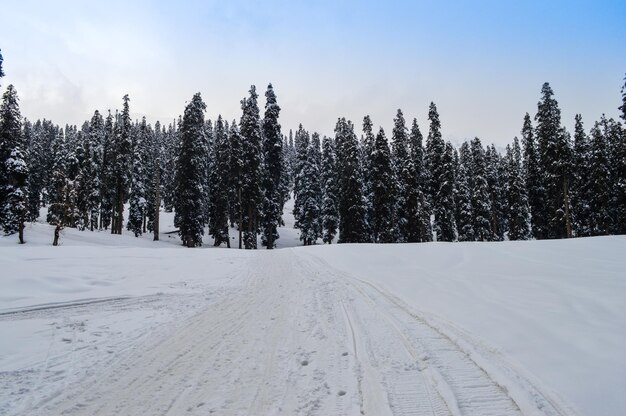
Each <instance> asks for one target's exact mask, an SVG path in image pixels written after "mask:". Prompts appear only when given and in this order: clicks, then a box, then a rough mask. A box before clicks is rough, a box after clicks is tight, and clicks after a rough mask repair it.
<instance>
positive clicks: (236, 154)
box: [225, 120, 243, 249]
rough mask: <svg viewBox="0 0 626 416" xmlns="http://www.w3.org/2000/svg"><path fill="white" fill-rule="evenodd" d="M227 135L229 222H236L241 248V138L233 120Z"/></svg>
mask: <svg viewBox="0 0 626 416" xmlns="http://www.w3.org/2000/svg"><path fill="white" fill-rule="evenodd" d="M225 129H226V130H229V135H228V142H229V145H230V155H229V160H230V163H229V164H230V171H231V173H230V187H229V189H230V193H229V203H228V205H229V217H230V222H231V224H237V230H238V231H239V248H240V249H241V248H242V243H243V238H242V233H243V226H242V211H241V189H242V184H243V155H242V147H243V143H242V142H243V138H242V137H241V134H240V133H239V127H238V126H237V123H236V122H235V120H233V122H232V123H231V125H230V129H227V128H226V126H225Z"/></svg>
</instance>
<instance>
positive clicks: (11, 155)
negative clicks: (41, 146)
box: [0, 85, 28, 244]
mask: <svg viewBox="0 0 626 416" xmlns="http://www.w3.org/2000/svg"><path fill="white" fill-rule="evenodd" d="M26 159H27V156H26V143H25V142H24V137H23V135H22V116H21V114H20V109H19V104H18V98H17V91H16V90H15V88H14V87H13V85H9V86H8V87H7V90H6V91H5V93H4V94H3V96H2V105H1V106H0V201H1V202H2V203H1V204H0V223H1V224H2V228H3V231H4V232H5V233H6V234H14V233H16V232H17V233H18V234H19V242H20V244H24V222H25V221H26V220H27V217H28V166H27V165H26Z"/></svg>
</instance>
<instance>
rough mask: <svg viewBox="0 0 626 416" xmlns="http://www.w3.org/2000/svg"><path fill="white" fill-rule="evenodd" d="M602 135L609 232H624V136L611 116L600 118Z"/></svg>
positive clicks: (625, 138)
mask: <svg viewBox="0 0 626 416" xmlns="http://www.w3.org/2000/svg"><path fill="white" fill-rule="evenodd" d="M600 122H601V125H602V135H603V136H604V139H605V141H606V146H607V159H608V166H609V170H608V180H609V183H610V184H611V193H610V195H609V205H608V215H609V225H608V232H609V234H624V233H626V225H625V224H624V220H626V207H625V206H624V202H625V201H624V192H626V189H625V188H626V177H625V176H624V175H625V174H626V166H625V165H626V159H625V157H626V150H625V148H626V136H625V133H624V130H623V129H622V126H621V125H620V123H618V122H617V121H615V120H614V119H613V118H609V119H607V118H606V117H605V116H603V117H602V119H601V121H600Z"/></svg>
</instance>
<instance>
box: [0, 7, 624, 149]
mask: <svg viewBox="0 0 626 416" xmlns="http://www.w3.org/2000/svg"><path fill="white" fill-rule="evenodd" d="M91 3H93V2H80V1H56V2H40V1H28V0H27V1H24V0H21V1H12V0H5V1H2V3H0V48H1V49H2V53H3V56H4V59H5V62H4V66H5V72H6V74H7V76H6V77H5V78H4V79H3V80H2V81H1V82H2V87H1V88H2V89H4V88H5V87H6V86H7V85H8V84H9V83H13V84H14V85H15V86H16V88H17V90H18V93H19V95H20V98H21V107H22V113H23V115H25V116H27V117H29V118H31V119H36V118H39V117H47V118H51V119H52V120H53V121H55V122H57V123H59V124H65V123H66V122H70V123H80V122H82V121H83V120H85V119H87V118H89V117H90V116H91V114H92V113H93V111H94V110H95V109H99V110H101V111H106V110H107V109H115V108H119V107H121V98H122V96H123V95H124V94H126V93H128V94H129V95H130V98H131V111H132V112H133V115H134V117H137V118H138V117H141V116H143V115H146V116H147V117H148V119H149V121H151V122H154V121H156V120H157V119H159V120H161V121H162V122H163V121H169V120H171V119H173V118H175V117H176V116H177V115H178V114H181V113H182V111H183V109H184V106H185V102H186V101H187V100H189V99H190V98H191V97H192V95H193V94H194V93H195V92H197V91H200V92H201V93H202V96H203V98H204V100H205V102H206V103H207V117H209V118H216V117H217V114H218V113H221V114H222V115H223V116H224V117H226V118H227V119H233V118H237V119H238V118H239V116H240V109H239V101H240V100H241V98H242V97H243V96H245V95H246V94H247V91H248V89H249V87H250V85H251V84H255V85H256V86H257V89H258V90H259V93H260V95H261V97H262V96H263V93H264V91H265V88H266V86H267V84H268V83H269V82H272V83H273V84H274V88H275V90H276V92H277V94H278V99H279V104H280V105H281V107H282V109H283V111H282V114H281V123H282V125H283V130H284V131H287V130H288V129H289V128H294V129H295V128H297V125H298V123H300V122H302V123H303V124H304V126H305V128H307V129H309V130H311V131H319V132H320V133H322V134H332V133H333V128H334V124H335V122H336V119H337V117H340V116H345V117H348V118H350V119H352V120H353V121H354V122H355V124H356V125H357V126H358V127H359V131H360V126H361V121H362V119H363V116H364V115H365V114H370V115H371V117H372V119H373V121H374V124H375V125H376V126H378V125H381V126H383V127H384V128H385V130H387V132H388V134H390V129H391V125H392V120H393V117H394V116H395V113H396V110H397V109H398V108H401V109H402V110H403V112H404V114H405V117H406V118H407V120H410V119H412V118H413V117H417V119H418V122H419V123H420V126H421V127H422V131H423V132H424V133H426V131H427V119H426V116H427V109H428V104H429V103H430V101H434V102H435V103H436V104H437V106H438V108H439V112H440V116H441V121H442V126H443V133H444V137H446V138H448V139H450V140H453V141H455V142H459V141H461V140H463V139H465V138H472V137H474V136H479V137H481V138H482V139H483V140H484V141H485V142H487V143H491V142H494V143H496V144H502V145H503V144H505V143H508V142H509V141H510V140H511V139H512V138H513V136H515V135H519V130H520V129H521V125H522V119H523V116H524V113H525V112H527V111H528V112H529V113H531V115H534V113H535V112H536V107H537V101H538V99H539V91H540V89H541V85H542V83H543V82H545V81H548V82H550V83H551V85H552V87H553V89H554V90H555V93H556V98H557V100H558V101H559V104H560V106H561V109H562V114H563V122H564V124H565V125H566V126H567V127H568V128H569V129H570V130H572V127H573V119H574V114H575V113H582V115H583V120H584V121H585V125H586V127H587V128H589V127H591V125H592V123H593V121H595V120H597V119H598V118H599V117H600V116H601V114H602V113H606V114H607V115H608V116H612V117H617V116H618V111H617V107H618V106H619V104H620V98H621V96H620V87H621V85H623V78H624V73H625V72H626V53H625V52H624V51H625V50H626V48H625V45H626V24H625V23H624V22H626V2H624V1H596V2H593V1H586V2H583V1H525V2H522V1H518V2H516V1H506V0H502V1H473V2H472V1H434V0H433V1H395V2H394V1H378V2H374V1H340V0H339V1H317V2H311V1H308V2H305V1H272V0H266V1H238V0H235V1H181V2H180V3H182V4H177V3H176V2H171V1H170V2H165V1H133V2H121V1H119V2H118V1H109V2H106V3H98V4H91ZM127 3H130V4H127ZM261 104H264V100H263V99H262V100H261Z"/></svg>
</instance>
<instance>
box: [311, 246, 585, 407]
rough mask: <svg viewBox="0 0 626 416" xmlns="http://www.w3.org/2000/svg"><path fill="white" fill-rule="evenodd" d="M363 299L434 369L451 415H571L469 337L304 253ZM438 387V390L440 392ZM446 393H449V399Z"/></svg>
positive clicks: (500, 357) (437, 385)
mask: <svg viewBox="0 0 626 416" xmlns="http://www.w3.org/2000/svg"><path fill="white" fill-rule="evenodd" d="M307 257H308V258H310V259H312V260H313V261H315V262H317V264H318V265H319V266H320V267H324V268H325V269H327V270H328V271H329V272H330V271H331V270H332V273H333V274H335V275H336V276H337V278H340V279H342V280H344V281H346V282H347V284H348V285H349V286H351V287H352V288H353V289H354V290H355V291H357V292H359V293H360V294H361V295H362V296H365V297H367V298H369V300H370V301H371V302H372V306H373V307H374V308H376V310H377V311H378V312H379V313H380V314H381V315H383V316H385V317H386V319H387V320H388V321H389V323H390V325H391V326H393V327H395V328H396V330H397V331H398V332H400V333H402V334H403V337H404V338H405V339H407V340H408V342H409V344H410V345H413V346H414V347H415V348H416V351H422V355H421V356H420V358H421V361H422V365H425V366H426V370H428V369H430V370H431V371H432V370H433V369H434V370H435V372H434V374H435V375H437V374H439V375H440V376H441V377H442V379H443V382H444V383H441V381H440V380H437V378H438V377H437V376H436V377H435V382H434V386H435V387H436V388H437V389H438V390H439V392H440V394H441V395H442V397H444V398H446V402H447V403H448V404H450V403H454V402H456V403H458V406H449V408H452V409H451V410H453V413H454V414H457V411H458V414H463V415H474V414H475V415H481V416H483V415H509V414H511V415H514V414H523V415H528V416H531V415H532V416H536V415H537V416H538V415H547V416H565V415H571V414H574V412H573V411H572V410H571V409H569V408H568V407H567V406H565V405H562V404H560V403H559V402H558V400H557V399H555V398H554V397H552V396H551V395H549V394H546V393H543V392H542V391H541V389H540V388H539V387H537V385H536V384H535V383H533V382H531V381H530V379H529V378H527V377H525V376H524V375H523V374H520V373H519V372H518V371H516V370H515V368H514V367H513V366H511V365H510V364H509V363H507V362H506V361H505V359H504V358H503V357H502V356H500V355H499V354H496V353H494V352H493V351H491V350H489V349H488V348H486V347H484V346H482V345H481V344H480V343H479V342H476V341H474V340H472V339H471V337H470V336H469V335H468V334H465V333H463V331H461V330H458V329H455V328H454V327H453V326H452V325H434V324H431V323H430V322H429V321H428V320H427V319H426V318H425V317H423V316H421V315H418V314H417V313H415V312H414V311H412V310H411V309H410V308H409V307H408V306H407V305H406V304H404V303H403V302H402V301H400V300H399V299H398V298H396V297H395V296H393V295H391V294H390V293H388V292H386V291H384V290H382V289H380V288H379V287H377V286H376V285H374V284H372V283H370V282H367V281H364V280H361V279H358V278H356V277H354V276H351V275H349V274H347V273H344V272H341V271H339V270H336V269H334V268H332V267H331V266H330V265H328V264H327V263H326V262H325V261H324V260H323V259H320V258H318V257H315V256H313V255H308V256H307ZM446 385H447V386H448V387H446ZM442 387H443V391H442ZM450 395H452V397H450Z"/></svg>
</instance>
